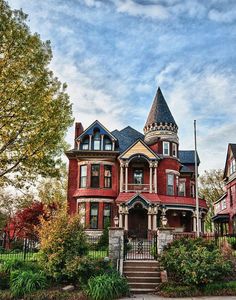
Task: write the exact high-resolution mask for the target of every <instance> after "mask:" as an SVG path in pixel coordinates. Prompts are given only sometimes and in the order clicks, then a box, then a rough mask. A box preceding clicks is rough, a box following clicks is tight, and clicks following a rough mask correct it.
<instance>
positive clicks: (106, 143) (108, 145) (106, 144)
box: [104, 137, 112, 151]
mask: <svg viewBox="0 0 236 300" xmlns="http://www.w3.org/2000/svg"><path fill="white" fill-rule="evenodd" d="M111 149H112V143H111V140H110V139H109V138H107V137H106V138H105V140H104V150H107V151H109V150H111Z"/></svg>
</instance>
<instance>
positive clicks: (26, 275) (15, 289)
mask: <svg viewBox="0 0 236 300" xmlns="http://www.w3.org/2000/svg"><path fill="white" fill-rule="evenodd" d="M46 286H47V278H46V276H45V274H44V273H43V272H42V271H41V272H33V271H31V270H30V271H23V272H22V271H19V270H17V271H13V272H11V276H10V290H11V293H12V295H13V296H14V297H22V296H23V295H25V294H29V293H32V292H34V291H37V290H40V289H43V288H45V287H46Z"/></svg>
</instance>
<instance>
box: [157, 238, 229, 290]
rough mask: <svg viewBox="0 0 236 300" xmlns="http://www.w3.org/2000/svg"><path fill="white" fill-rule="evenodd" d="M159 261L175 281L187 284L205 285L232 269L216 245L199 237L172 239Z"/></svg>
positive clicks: (220, 277)
mask: <svg viewBox="0 0 236 300" xmlns="http://www.w3.org/2000/svg"><path fill="white" fill-rule="evenodd" d="M161 262H162V264H163V266H164V267H165V268H166V269H167V271H168V273H169V275H170V276H172V277H173V278H174V279H175V281H177V282H181V283H183V284H187V285H199V286H200V285H206V284H208V283H211V282H214V281H217V280H221V279H222V277H223V276H225V275H226V274H228V273H229V272H231V271H232V265H231V263H230V262H229V261H227V260H225V258H224V257H223V256H222V255H221V253H220V252H219V249H218V248H217V246H216V245H214V244H213V243H212V242H208V241H204V240H203V239H201V238H199V239H184V238H183V239H179V240H177V241H174V242H173V243H172V244H170V245H168V246H167V247H166V248H165V250H164V251H163V254H162V256H161Z"/></svg>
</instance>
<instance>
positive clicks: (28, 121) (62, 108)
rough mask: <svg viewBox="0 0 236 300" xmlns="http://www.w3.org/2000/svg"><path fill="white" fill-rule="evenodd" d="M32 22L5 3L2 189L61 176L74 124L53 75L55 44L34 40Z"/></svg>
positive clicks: (1, 18) (0, 60)
mask: <svg viewBox="0 0 236 300" xmlns="http://www.w3.org/2000/svg"><path fill="white" fill-rule="evenodd" d="M26 21H27V16H26V15H25V14H24V13H23V12H22V11H21V10H14V11H13V10H11V8H10V7H9V6H8V4H7V3H6V2H5V1H4V0H0V37H1V38H0V184H2V185H3V184H5V185H8V184H13V185H15V186H17V187H21V186H23V184H24V183H25V182H27V181H30V180H31V181H33V180H34V179H35V178H36V176H38V175H39V174H40V175H42V176H55V177H56V176H57V175H58V173H59V168H58V166H60V165H61V154H62V152H64V148H65V142H64V135H65V132H66V130H67V128H68V127H69V126H70V125H71V124H72V121H73V119H72V107H71V104H70V102H69V97H68V95H67V94H66V92H65V89H66V84H61V82H60V81H59V80H58V79H57V78H56V77H54V75H53V73H52V71H50V69H49V67H48V66H49V63H50V61H51V59H52V52H51V47H50V42H49V41H46V42H43V41H41V39H40V36H39V35H38V34H36V33H35V34H31V32H30V30H29V27H28V26H27V24H26Z"/></svg>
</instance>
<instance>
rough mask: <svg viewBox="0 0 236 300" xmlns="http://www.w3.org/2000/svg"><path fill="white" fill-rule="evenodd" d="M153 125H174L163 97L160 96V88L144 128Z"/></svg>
mask: <svg viewBox="0 0 236 300" xmlns="http://www.w3.org/2000/svg"><path fill="white" fill-rule="evenodd" d="M155 123H172V124H175V125H176V126H177V124H176V122H175V120H174V117H173V116H172V114H171V111H170V109H169V107H168V105H167V103H166V100H165V98H164V96H163V95H162V92H161V89H160V87H158V90H157V93H156V96H155V98H154V100H153V104H152V107H151V110H150V112H149V115H148V118H147V121H146V124H145V127H146V126H148V125H152V124H155Z"/></svg>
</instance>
